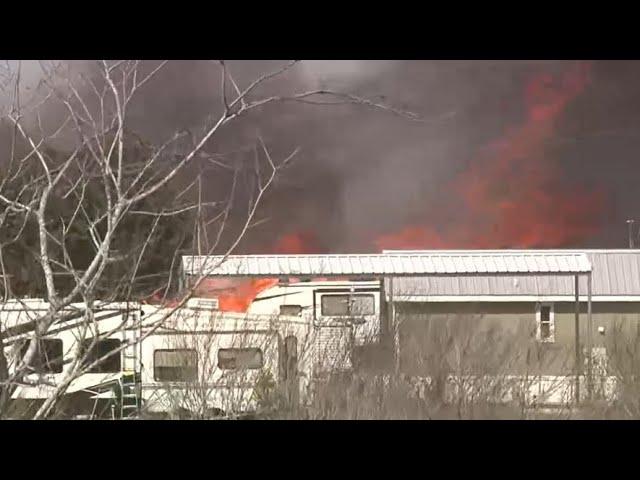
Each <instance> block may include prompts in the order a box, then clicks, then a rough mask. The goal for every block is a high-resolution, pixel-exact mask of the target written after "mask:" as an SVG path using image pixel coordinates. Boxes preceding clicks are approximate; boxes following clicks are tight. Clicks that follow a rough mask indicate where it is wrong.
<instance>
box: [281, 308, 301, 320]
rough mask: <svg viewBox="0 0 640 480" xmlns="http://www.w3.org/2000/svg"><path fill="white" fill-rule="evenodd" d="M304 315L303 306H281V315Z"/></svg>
mask: <svg viewBox="0 0 640 480" xmlns="http://www.w3.org/2000/svg"><path fill="white" fill-rule="evenodd" d="M301 314H302V306H301V305H280V315H288V316H291V317H299V316H300V315H301Z"/></svg>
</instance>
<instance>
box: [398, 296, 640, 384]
mask: <svg viewBox="0 0 640 480" xmlns="http://www.w3.org/2000/svg"><path fill="white" fill-rule="evenodd" d="M592 305H593V307H592V311H593V321H592V324H593V346H594V347H604V348H606V352H607V355H608V356H609V357H612V356H616V357H617V356H619V355H626V356H628V355H629V354H634V353H635V349H636V348H637V346H638V345H639V344H640V342H638V339H639V338H640V333H639V330H638V329H639V328H640V303H630V302H629V303H622V302H618V303H601V302H594V303H593V304H592ZM574 309H575V304H573V303H570V302H567V303H555V304H554V318H555V341H554V342H553V343H541V342H539V341H537V340H536V335H535V333H536V304H535V303H529V302H527V303H524V302H513V303H487V302H446V303H445V302H438V303H436V302H431V303H411V304H410V303H405V304H397V312H398V313H397V315H398V319H399V320H400V327H399V328H400V342H401V357H400V358H401V370H403V371H405V372H407V373H412V374H416V375H421V374H433V373H437V372H443V371H449V372H451V373H453V372H456V370H457V373H462V374H465V373H468V374H471V373H479V374H517V375H523V374H531V375H567V374H572V373H574V372H575V314H574ZM598 327H604V330H605V333H604V335H602V334H600V333H598ZM586 334H587V314H586V304H582V305H581V315H580V343H581V347H582V348H583V351H582V353H583V354H584V353H586V350H584V349H585V348H586V339H587V336H586ZM585 358H586V357H585V356H584V355H583V357H582V361H583V362H584V359H585ZM611 360H612V359H611V358H610V361H611Z"/></svg>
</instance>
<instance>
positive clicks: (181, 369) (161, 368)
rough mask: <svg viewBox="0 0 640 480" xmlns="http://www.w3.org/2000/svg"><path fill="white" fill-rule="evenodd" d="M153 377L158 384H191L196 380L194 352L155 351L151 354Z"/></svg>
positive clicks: (196, 369)
mask: <svg viewBox="0 0 640 480" xmlns="http://www.w3.org/2000/svg"><path fill="white" fill-rule="evenodd" d="M153 376H154V378H155V379H156V380H157V381H160V382H193V381H195V380H197V378H198V358H197V354H196V351H195V350H156V351H155V352H153Z"/></svg>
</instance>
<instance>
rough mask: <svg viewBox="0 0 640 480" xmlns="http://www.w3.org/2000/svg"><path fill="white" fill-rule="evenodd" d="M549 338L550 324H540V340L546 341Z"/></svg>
mask: <svg viewBox="0 0 640 480" xmlns="http://www.w3.org/2000/svg"><path fill="white" fill-rule="evenodd" d="M550 337H551V324H550V323H548V322H543V323H541V324H540V338H542V339H544V340H546V339H547V338H550Z"/></svg>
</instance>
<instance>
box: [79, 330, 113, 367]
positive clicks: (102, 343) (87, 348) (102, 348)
mask: <svg viewBox="0 0 640 480" xmlns="http://www.w3.org/2000/svg"><path fill="white" fill-rule="evenodd" d="M93 342H94V339H93V338H89V339H87V340H84V341H83V342H82V350H83V353H84V355H85V360H84V365H90V364H92V363H93V362H95V361H96V360H98V359H100V358H103V357H105V355H109V356H108V357H106V358H105V359H104V360H103V361H102V362H100V363H99V364H98V365H96V366H94V367H93V368H91V369H89V370H87V373H117V372H119V371H120V370H121V361H120V359H121V355H120V352H115V353H112V354H109V352H112V351H113V350H117V349H118V348H120V345H121V342H120V340H118V339H117V338H105V339H102V340H98V341H97V342H96V344H95V345H93V348H91V345H92V343H93Z"/></svg>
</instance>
